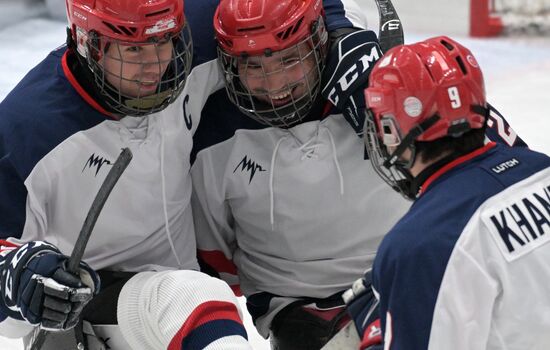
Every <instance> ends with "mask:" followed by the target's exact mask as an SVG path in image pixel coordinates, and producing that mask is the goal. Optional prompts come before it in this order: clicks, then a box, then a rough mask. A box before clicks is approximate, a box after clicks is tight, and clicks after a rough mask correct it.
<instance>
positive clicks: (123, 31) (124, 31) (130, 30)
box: [103, 21, 137, 36]
mask: <svg viewBox="0 0 550 350" xmlns="http://www.w3.org/2000/svg"><path fill="white" fill-rule="evenodd" d="M103 24H105V25H106V26H107V27H109V29H111V30H112V31H113V32H114V33H115V34H118V35H127V36H133V34H135V33H136V31H137V28H135V27H125V26H118V27H116V26H114V25H112V24H111V23H109V22H105V21H104V22H103Z"/></svg>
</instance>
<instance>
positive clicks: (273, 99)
mask: <svg viewBox="0 0 550 350" xmlns="http://www.w3.org/2000/svg"><path fill="white" fill-rule="evenodd" d="M225 5H226V6H220V7H218V10H217V12H216V14H215V19H214V29H215V31H216V35H217V39H218V46H219V57H220V63H221V65H222V68H223V70H224V73H225V80H226V89H227V92H228V96H229V98H230V99H231V101H232V102H233V103H234V104H235V105H236V106H237V107H238V108H239V110H240V111H241V112H243V113H244V114H246V115H248V116H250V117H252V118H254V119H256V120H258V121H259V122H261V123H263V124H267V125H270V126H276V127H291V126H293V125H295V124H296V123H299V122H301V121H302V120H303V119H304V118H306V117H307V116H308V114H309V113H310V111H311V108H312V107H313V105H314V104H319V103H318V102H319V101H320V93H319V90H320V79H321V73H322V71H323V67H324V65H325V58H326V52H327V46H328V33H327V31H326V28H325V24H324V20H323V17H322V15H321V11H322V6H321V4H320V2H317V3H314V1H313V0H308V1H292V0H289V1H283V2H274V1H253V2H249V3H247V2H244V1H229V2H227V3H226V4H225Z"/></svg>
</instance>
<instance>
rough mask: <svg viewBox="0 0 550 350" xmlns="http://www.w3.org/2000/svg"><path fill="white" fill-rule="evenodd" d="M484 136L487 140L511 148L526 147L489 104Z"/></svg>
mask: <svg viewBox="0 0 550 350" xmlns="http://www.w3.org/2000/svg"><path fill="white" fill-rule="evenodd" d="M485 134H486V135H487V137H488V138H489V140H491V141H494V142H497V143H502V144H505V145H508V146H512V147H516V146H518V147H527V143H525V141H523V140H522V139H521V137H519V136H518V134H516V132H515V131H514V130H513V129H512V128H511V127H510V124H509V123H508V122H507V121H506V119H504V117H503V116H502V114H500V112H499V111H497V110H496V108H495V107H493V106H491V105H490V104H489V120H487V130H486V131H485Z"/></svg>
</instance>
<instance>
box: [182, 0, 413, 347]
mask: <svg viewBox="0 0 550 350" xmlns="http://www.w3.org/2000/svg"><path fill="white" fill-rule="evenodd" d="M325 19H327V20H328V18H325V16H324V11H323V8H322V7H321V1H317V0H305V1H304V0H286V1H270V0H252V1H249V0H247V1H245V0H226V1H222V2H220V4H219V6H218V8H217V10H216V14H215V16H214V29H215V33H216V38H217V40H218V57H219V63H220V65H221V67H222V69H223V72H224V78H225V82H226V92H227V94H228V96H229V99H230V100H231V101H232V102H233V104H234V106H236V107H237V108H238V110H239V111H241V112H242V113H244V114H245V115H247V116H248V117H249V119H251V120H255V121H259V122H260V123H262V124H264V128H261V129H259V130H250V129H241V130H238V131H237V132H236V133H235V135H234V136H233V137H231V138H229V139H228V140H226V141H224V142H222V143H219V144H216V145H214V146H212V147H209V148H206V149H203V150H202V151H200V152H199V153H198V155H197V159H196V161H195V163H194V165H193V167H192V177H193V186H194V189H195V191H194V195H195V197H194V198H193V199H194V200H192V203H193V213H194V215H195V218H196V220H195V225H196V232H197V244H198V248H199V256H200V257H201V258H202V259H203V260H204V261H205V263H206V264H208V265H210V266H211V267H212V268H213V269H214V270H215V271H216V272H217V273H218V274H219V275H220V277H222V278H223V279H224V280H226V281H227V282H228V283H230V284H232V285H233V286H234V287H235V288H236V289H237V288H238V287H240V290H241V291H242V293H243V294H244V296H245V297H246V298H247V306H248V310H249V312H250V314H251V315H252V317H253V319H254V324H255V326H256V328H257V330H258V331H259V333H260V334H261V335H262V336H264V337H265V338H268V337H269V338H270V342H271V346H272V348H273V349H278V350H289V349H320V348H321V347H322V346H324V344H326V343H327V341H328V340H329V339H331V337H332V336H333V335H334V334H336V333H337V332H338V331H339V330H340V329H341V328H342V327H343V326H344V325H345V324H347V322H349V318H348V317H347V315H346V312H345V305H344V302H343V300H342V298H341V294H342V292H343V291H344V290H346V289H347V288H349V287H350V286H351V284H352V282H353V281H354V280H355V279H357V278H359V277H360V276H362V275H363V272H364V264H365V262H367V263H368V262H369V261H372V258H373V257H374V252H375V250H376V247H377V245H378V242H379V241H380V239H381V235H378V232H384V231H385V230H387V229H389V228H390V227H391V225H392V224H393V223H395V221H394V219H397V217H398V216H399V215H400V214H401V213H404V212H405V210H406V208H407V207H408V203H407V202H406V201H405V200H403V198H401V197H400V196H399V195H397V194H396V193H394V192H393V191H392V190H391V189H389V188H386V187H385V184H384V183H383V182H382V181H381V180H380V179H378V178H377V177H376V175H375V173H374V170H373V169H372V167H371V165H370V164H369V163H368V162H364V161H362V157H357V153H358V152H360V151H362V150H364V144H363V141H362V139H360V138H358V137H357V136H356V134H355V131H354V129H352V128H351V127H350V126H349V124H348V122H347V121H346V119H345V117H344V116H343V115H342V113H341V112H339V111H337V110H335V109H332V108H331V106H330V105H329V104H328V102H327V101H326V100H324V98H323V97H322V96H321V85H322V83H321V77H322V76H323V73H324V68H325V65H326V61H327V51H328V50H329V47H330V46H331V45H332V43H331V42H330V41H329V34H328V32H327V25H326V24H325ZM365 34H367V36H369V35H370V38H371V39H372V40H371V41H372V43H374V44H373V45H374V47H375V48H378V44H377V40H376V36H375V35H374V33H373V32H372V31H368V30H367V31H365ZM378 50H379V49H378ZM376 52H378V51H376ZM380 56H381V55H380ZM326 107H327V108H326ZM223 118H224V114H223V113H221V114H220V116H219V119H223ZM364 172H367V173H370V174H371V176H368V175H367V176H363V173H364ZM359 189H361V190H359ZM390 209H391V210H392V211H393V212H394V213H395V214H394V217H393V218H392V217H391V216H385V217H384V218H381V214H382V213H385V212H386V211H389V210H390ZM365 212H366V213H367V214H364V215H359V213H365Z"/></svg>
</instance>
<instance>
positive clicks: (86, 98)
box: [61, 50, 117, 120]
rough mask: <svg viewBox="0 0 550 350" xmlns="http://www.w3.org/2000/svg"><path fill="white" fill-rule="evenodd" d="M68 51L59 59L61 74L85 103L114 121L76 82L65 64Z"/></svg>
mask: <svg viewBox="0 0 550 350" xmlns="http://www.w3.org/2000/svg"><path fill="white" fill-rule="evenodd" d="M69 52H70V50H67V51H65V53H64V54H63V57H61V67H62V68H63V73H64V74H65V77H67V80H68V81H69V83H70V84H71V85H72V87H73V88H74V89H75V90H76V92H77V93H78V94H79V95H80V97H82V98H83V99H84V101H86V102H87V103H88V104H89V105H90V106H92V107H93V108H94V109H95V110H96V111H98V112H99V113H101V114H103V115H105V116H107V117H108V118H110V119H114V120H116V119H117V118H115V117H114V116H113V115H112V114H111V113H109V112H107V111H106V110H105V108H103V107H101V106H100V105H99V103H97V102H96V101H95V100H94V99H93V98H92V96H90V94H88V93H87V92H86V90H84V88H83V87H82V85H80V84H79V83H78V80H76V78H75V76H74V74H73V72H72V71H71V69H70V68H69V64H68V63H67V55H68V54H69Z"/></svg>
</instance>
